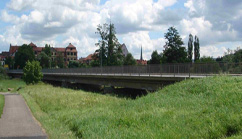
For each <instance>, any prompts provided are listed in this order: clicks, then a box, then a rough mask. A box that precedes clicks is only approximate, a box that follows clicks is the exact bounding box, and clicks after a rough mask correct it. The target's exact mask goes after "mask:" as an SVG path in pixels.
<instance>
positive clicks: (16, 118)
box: [0, 93, 47, 139]
mask: <svg viewBox="0 0 242 139" xmlns="http://www.w3.org/2000/svg"><path fill="white" fill-rule="evenodd" d="M2 94H3V95H4V96H5V105H4V109H3V114H2V117H1V119H0V138H1V139H2V138H8V139H9V138H28V139H30V138H34V139H46V138H47V136H46V134H45V133H44V132H43V130H42V128H41V127H40V125H39V124H38V122H37V121H36V120H35V119H34V117H33V116H32V114H31V112H30V110H29V108H28V106H27V105H26V103H25V101H24V99H23V97H22V96H21V95H19V94H13V93H2Z"/></svg>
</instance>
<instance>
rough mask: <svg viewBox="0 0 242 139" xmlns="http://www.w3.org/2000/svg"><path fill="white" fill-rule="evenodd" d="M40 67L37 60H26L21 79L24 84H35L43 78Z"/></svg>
mask: <svg viewBox="0 0 242 139" xmlns="http://www.w3.org/2000/svg"><path fill="white" fill-rule="evenodd" d="M41 70H42V68H41V66H40V64H39V62H38V61H32V62H30V61H28V62H27V63H26V66H25V67H24V69H23V72H24V74H23V80H24V81H25V82H26V84H36V83H38V82H39V81H41V79H42V78H43V74H42V72H41Z"/></svg>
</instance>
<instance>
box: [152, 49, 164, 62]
mask: <svg viewBox="0 0 242 139" xmlns="http://www.w3.org/2000/svg"><path fill="white" fill-rule="evenodd" d="M161 63H162V53H161V54H158V52H157V50H155V51H153V53H152V54H151V59H150V61H149V64H161Z"/></svg>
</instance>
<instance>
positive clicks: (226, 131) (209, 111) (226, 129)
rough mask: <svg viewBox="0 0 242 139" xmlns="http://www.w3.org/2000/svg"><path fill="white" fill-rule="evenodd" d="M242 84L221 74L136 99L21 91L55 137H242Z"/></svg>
mask: <svg viewBox="0 0 242 139" xmlns="http://www.w3.org/2000/svg"><path fill="white" fill-rule="evenodd" d="M0 84H1V83H0ZM241 86H242V77H229V76H228V77H227V76H222V77H219V76H218V77H211V78H202V79H191V80H186V81H182V82H179V83H176V84H174V85H170V86H167V87H165V88H163V89H162V90H159V91H157V92H154V93H150V94H148V95H147V96H144V97H141V98H138V99H136V100H129V99H122V98H117V97H112V96H108V95H100V94H96V93H90V92H84V91H75V90H71V89H63V88H60V87H53V86H50V85H45V84H38V85H30V86H27V87H25V88H24V89H22V90H20V93H21V94H22V95H23V96H24V98H25V100H26V101H27V103H28V105H29V107H30V109H31V110H32V112H33V114H34V116H35V117H36V118H37V119H38V120H39V121H40V122H41V124H42V126H43V128H45V130H46V132H47V133H48V135H49V138H78V137H82V138H109V139H111V138H226V137H232V138H241V137H242V132H241V131H242V117H241V116H242V115H241V106H242V101H241V100H242V88H241Z"/></svg>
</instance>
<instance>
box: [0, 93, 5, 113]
mask: <svg viewBox="0 0 242 139" xmlns="http://www.w3.org/2000/svg"><path fill="white" fill-rule="evenodd" d="M3 106H4V96H3V95H0V118H1V115H2V114H3Z"/></svg>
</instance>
